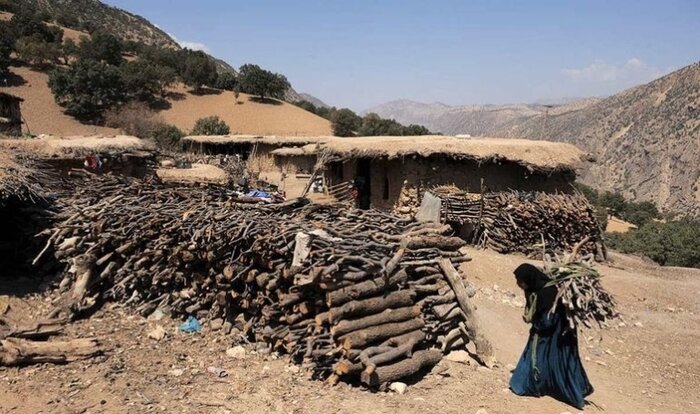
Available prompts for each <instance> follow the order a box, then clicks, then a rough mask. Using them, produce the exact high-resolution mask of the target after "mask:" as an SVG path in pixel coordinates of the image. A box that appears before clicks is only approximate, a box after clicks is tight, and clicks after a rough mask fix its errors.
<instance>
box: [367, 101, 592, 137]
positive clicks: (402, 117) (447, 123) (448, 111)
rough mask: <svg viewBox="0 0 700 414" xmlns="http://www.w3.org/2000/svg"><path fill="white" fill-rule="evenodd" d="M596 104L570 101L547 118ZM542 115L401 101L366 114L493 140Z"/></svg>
mask: <svg viewBox="0 0 700 414" xmlns="http://www.w3.org/2000/svg"><path fill="white" fill-rule="evenodd" d="M597 101H598V99H597V98H586V99H578V100H573V101H570V102H567V103H565V104H561V105H557V106H556V107H555V108H552V109H550V114H552V113H563V112H569V111H572V110H577V109H580V108H582V107H585V106H587V105H590V104H591V103H594V102H597ZM545 111H546V107H545V106H544V105H541V104H513V105H461V106H450V105H445V104H442V103H432V104H426V103H421V102H414V101H409V100H405V99H404V100H398V101H392V102H387V103H385V104H382V105H379V106H376V107H374V108H370V109H368V110H367V111H365V112H375V113H377V114H379V115H380V116H382V117H384V118H389V119H395V120H397V121H398V122H401V123H403V124H418V125H423V126H425V127H426V128H428V129H430V130H431V131H436V132H441V133H443V134H448V135H456V134H469V135H473V136H493V132H494V131H496V130H498V129H500V128H502V127H503V126H505V125H509V124H512V123H520V122H524V121H525V120H527V119H530V118H534V117H536V116H538V115H542V114H544V113H545Z"/></svg>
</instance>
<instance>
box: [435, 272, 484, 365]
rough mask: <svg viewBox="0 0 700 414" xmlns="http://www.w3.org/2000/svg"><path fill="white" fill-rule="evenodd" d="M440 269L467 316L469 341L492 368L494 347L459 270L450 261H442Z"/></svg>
mask: <svg viewBox="0 0 700 414" xmlns="http://www.w3.org/2000/svg"><path fill="white" fill-rule="evenodd" d="M440 268H441V269H442V270H443V272H445V276H446V277H447V280H448V281H449V283H450V286H451V287H452V290H453V291H454V293H455V297H456V298H457V302H458V303H459V307H460V308H461V309H462V312H464V315H465V316H466V318H467V319H466V321H465V325H466V326H467V332H468V334H469V339H470V340H471V341H472V342H474V346H475V347H476V355H477V356H478V357H479V359H480V360H481V362H482V363H483V364H484V365H486V366H488V367H492V366H493V364H494V363H495V357H494V353H493V346H492V345H491V342H489V340H488V339H486V337H485V336H484V333H483V331H482V330H481V326H480V324H479V320H478V317H477V316H476V312H475V311H474V307H473V306H472V304H471V303H470V301H469V295H468V293H467V290H466V288H465V287H464V282H463V281H462V276H461V275H460V274H459V272H457V269H455V268H454V266H452V263H451V262H450V261H449V260H448V259H442V260H440Z"/></svg>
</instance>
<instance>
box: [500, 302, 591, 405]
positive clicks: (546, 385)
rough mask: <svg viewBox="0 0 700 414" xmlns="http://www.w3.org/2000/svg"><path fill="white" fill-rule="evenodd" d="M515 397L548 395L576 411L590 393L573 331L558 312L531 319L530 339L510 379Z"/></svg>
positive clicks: (574, 331) (589, 385) (589, 386)
mask: <svg viewBox="0 0 700 414" xmlns="http://www.w3.org/2000/svg"><path fill="white" fill-rule="evenodd" d="M510 389H511V390H512V391H513V392H514V393H515V394H517V395H523V396H525V395H527V396H534V397H540V396H543V395H549V396H551V397H553V398H556V399H558V400H560V401H563V402H566V403H568V404H571V405H573V406H574V407H577V408H579V409H583V406H584V398H585V397H586V396H588V395H590V394H591V393H592V392H593V386H592V385H591V383H590V382H589V381H588V377H587V376H586V371H585V370H584V369H583V365H582V364H581V359H580V357H579V353H578V339H577V335H576V330H575V329H574V330H571V329H567V322H566V318H564V317H562V316H561V315H560V314H559V312H553V313H550V312H546V313H544V315H536V316H535V317H533V319H532V328H531V329H530V339H529V340H528V342H527V345H526V346H525V351H523V355H522V356H521V357H520V361H518V366H517V367H516V368H515V371H513V377H512V378H511V379H510Z"/></svg>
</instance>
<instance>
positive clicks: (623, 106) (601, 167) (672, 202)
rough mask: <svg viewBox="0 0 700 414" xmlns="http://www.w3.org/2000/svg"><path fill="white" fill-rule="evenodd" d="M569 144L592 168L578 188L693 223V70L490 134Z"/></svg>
mask: <svg viewBox="0 0 700 414" xmlns="http://www.w3.org/2000/svg"><path fill="white" fill-rule="evenodd" d="M494 134H496V135H497V136H508V137H520V138H533V139H547V140H554V141H564V142H570V143H573V144H576V145H577V146H579V147H580V148H582V149H584V150H586V151H589V152H590V153H592V154H593V155H594V156H595V158H596V160H597V162H596V163H595V164H593V165H592V166H591V167H589V168H588V169H587V170H585V171H584V172H583V176H582V178H583V181H584V182H586V183H588V184H590V185H592V186H594V187H597V188H600V189H604V190H615V191H620V192H622V193H623V194H624V195H626V196H627V197H629V198H631V199H633V200H650V201H654V202H656V204H657V205H658V206H659V207H661V208H662V209H664V210H666V211H669V212H676V213H679V214H683V215H691V216H694V217H700V62H699V63H695V64H692V65H690V66H687V67H685V68H683V69H680V70H678V71H675V72H673V73H671V74H669V75H666V76H664V77H662V78H659V79H657V80H655V81H652V82H650V83H647V84H645V85H641V86H637V87H634V88H631V89H628V90H626V91H623V92H621V93H619V94H617V95H614V96H611V97H609V98H606V99H603V100H601V101H599V102H596V103H593V104H591V105H587V106H585V107H583V108H581V109H578V110H574V111H568V112H565V113H561V114H556V113H552V112H550V114H549V117H548V119H547V124H546V129H545V128H544V118H543V116H542V115H538V116H536V117H533V118H530V119H528V120H525V122H519V123H518V122H515V123H511V124H509V125H506V126H504V127H503V128H501V129H499V130H497V131H494Z"/></svg>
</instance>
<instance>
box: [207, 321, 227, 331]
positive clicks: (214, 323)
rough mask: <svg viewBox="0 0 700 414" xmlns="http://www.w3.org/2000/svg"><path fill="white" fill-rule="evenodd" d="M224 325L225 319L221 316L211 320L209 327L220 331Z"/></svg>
mask: <svg viewBox="0 0 700 414" xmlns="http://www.w3.org/2000/svg"><path fill="white" fill-rule="evenodd" d="M223 325H224V320H223V319H221V318H217V319H213V320H212V321H211V322H209V329H211V330H212V331H218V330H219V329H221V327H222V326H223Z"/></svg>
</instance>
